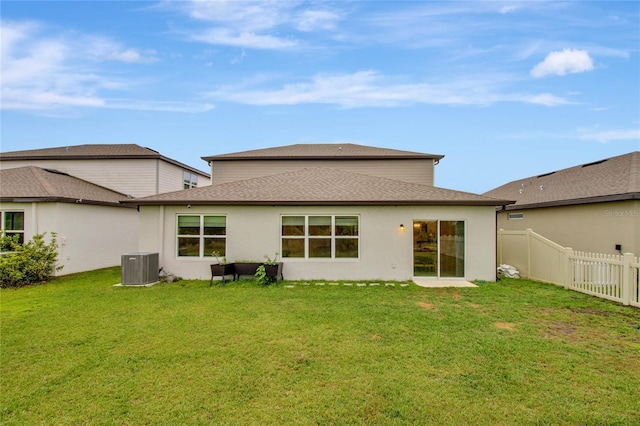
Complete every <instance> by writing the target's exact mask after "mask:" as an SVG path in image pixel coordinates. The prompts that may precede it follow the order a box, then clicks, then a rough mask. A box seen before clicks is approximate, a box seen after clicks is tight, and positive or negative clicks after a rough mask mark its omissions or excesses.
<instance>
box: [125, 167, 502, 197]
mask: <svg viewBox="0 0 640 426" xmlns="http://www.w3.org/2000/svg"><path fill="white" fill-rule="evenodd" d="M125 203H127V204H136V205H177V204H182V205H185V204H191V205H213V204H219V205H229V204H245V205H296V206H298V205H299V206H302V205H305V206H307V205H331V206H337V205H482V206H499V205H505V204H509V203H511V201H508V200H499V199H495V198H491V197H486V196H482V195H477V194H471V193H467V192H460V191H452V190H449V189H442V188H436V187H433V186H430V185H420V184H414V183H407V182H401V181H397V180H392V179H386V178H381V177H375V176H369V175H363V174H359V173H352V172H347V171H344V170H337V169H330V168H306V169H301V170H296V171H293V172H288V173H281V174H277V175H271V176H264V177H258V178H254V179H247V180H241V181H236V182H227V183H222V184H218V185H210V186H205V187H200V188H193V189H186V190H182V191H176V192H169V193H164V194H159V195H154V196H150V197H142V198H136V199H133V200H127V201H125Z"/></svg>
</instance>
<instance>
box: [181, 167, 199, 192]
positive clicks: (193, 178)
mask: <svg viewBox="0 0 640 426" xmlns="http://www.w3.org/2000/svg"><path fill="white" fill-rule="evenodd" d="M197 187H198V175H196V174H194V173H191V172H188V171H186V170H185V171H183V172H182V188H183V189H189V188H197Z"/></svg>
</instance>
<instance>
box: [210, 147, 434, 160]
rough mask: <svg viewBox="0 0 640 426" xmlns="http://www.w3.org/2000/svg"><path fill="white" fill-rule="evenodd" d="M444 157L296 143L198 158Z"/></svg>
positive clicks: (372, 148) (334, 158) (391, 150)
mask: <svg viewBox="0 0 640 426" xmlns="http://www.w3.org/2000/svg"><path fill="white" fill-rule="evenodd" d="M443 157H444V155H436V154H423V153H419V152H411V151H399V150H396V149H387V148H376V147H372V146H364V145H356V144H351V143H342V144H328V143H327V144H296V145H287V146H279V147H275V148H265V149H256V150H252V151H242V152H234V153H231V154H221V155H212V156H208V157H202V159H203V160H205V161H234V160H329V159H330V160H372V159H380V160H383V159H384V160H388V159H434V160H440V159H442V158H443Z"/></svg>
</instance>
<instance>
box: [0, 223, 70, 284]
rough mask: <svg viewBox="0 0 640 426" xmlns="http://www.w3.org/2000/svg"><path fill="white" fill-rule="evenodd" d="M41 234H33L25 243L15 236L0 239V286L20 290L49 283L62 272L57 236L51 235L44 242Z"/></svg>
mask: <svg viewBox="0 0 640 426" xmlns="http://www.w3.org/2000/svg"><path fill="white" fill-rule="evenodd" d="M45 235H46V232H45V233H44V234H36V235H34V236H33V238H32V239H31V240H29V241H27V242H26V243H24V244H20V243H19V242H18V236H17V235H14V236H11V237H9V236H3V237H2V238H1V239H0V247H2V250H3V251H5V250H6V252H4V253H3V254H2V256H1V257H0V287H2V288H7V287H22V286H25V285H29V284H36V283H41V282H45V281H48V280H49V279H51V277H52V276H53V273H54V272H55V271H59V270H60V269H62V266H56V263H57V262H58V243H57V241H56V233H55V232H52V233H51V241H50V242H49V243H47V242H46V241H45V238H44V237H45Z"/></svg>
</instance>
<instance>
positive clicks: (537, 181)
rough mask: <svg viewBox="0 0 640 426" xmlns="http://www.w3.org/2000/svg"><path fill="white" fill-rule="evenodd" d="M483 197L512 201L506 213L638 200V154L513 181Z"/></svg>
mask: <svg viewBox="0 0 640 426" xmlns="http://www.w3.org/2000/svg"><path fill="white" fill-rule="evenodd" d="M483 195H486V196H490V197H497V198H508V199H512V200H516V203H515V204H514V205H511V206H509V207H508V209H510V210H513V209H518V208H534V207H550V206H559V205H572V204H586V203H594V202H603V201H616V200H628V199H640V151H635V152H631V153H629V154H625V155H620V156H617V157H611V158H606V159H604V160H600V161H595V162H593V163H588V164H582V165H579V166H575V167H570V168H568V169H563V170H558V171H555V172H551V173H545V174H542V175H539V176H532V177H528V178H525V179H519V180H515V181H513V182H509V183H507V184H505V185H502V186H500V187H498V188H495V189H492V190H491V191H488V192H485V193H484V194H483Z"/></svg>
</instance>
